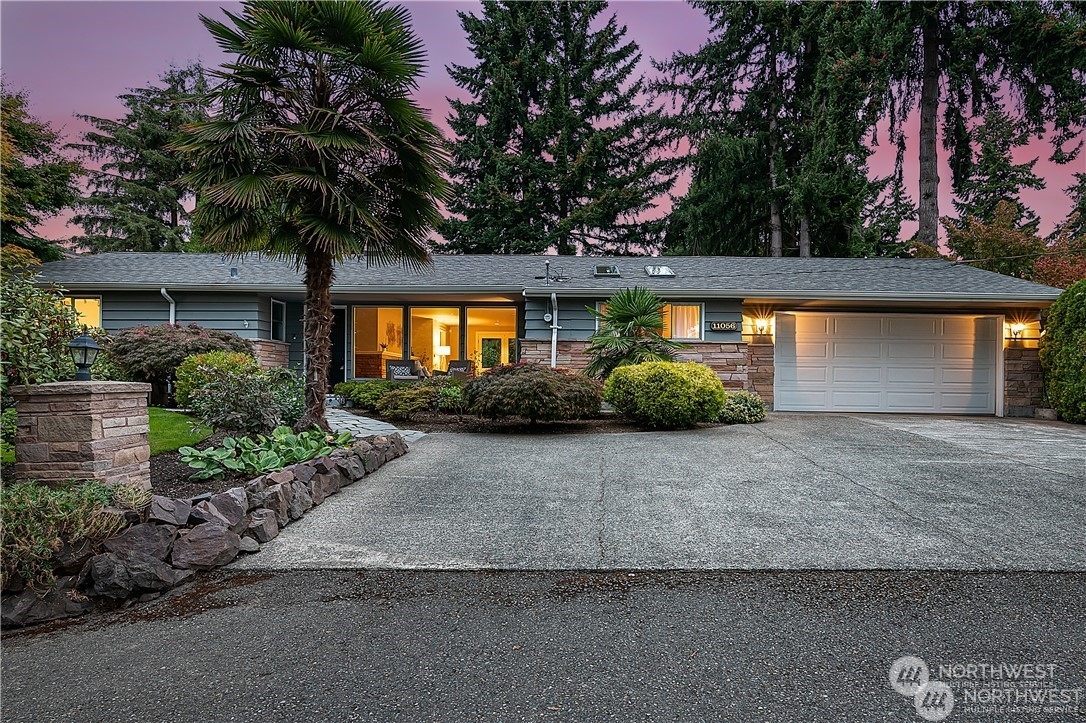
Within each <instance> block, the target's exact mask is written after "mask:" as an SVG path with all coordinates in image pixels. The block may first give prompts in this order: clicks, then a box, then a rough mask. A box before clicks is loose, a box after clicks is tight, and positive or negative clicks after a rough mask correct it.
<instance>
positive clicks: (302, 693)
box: [2, 571, 1086, 723]
mask: <svg viewBox="0 0 1086 723" xmlns="http://www.w3.org/2000/svg"><path fill="white" fill-rule="evenodd" d="M1084 589H1086V576H1084V575H1082V574H1051V573H1048V574H1034V573H1020V574H990V573H973V574H963V573H946V572H928V573H915V572H914V573H908V572H904V573H887V572H874V573H872V572H851V573H833V572H762V573H753V572H732V573H658V574H646V573H633V574H631V573H625V572H611V573H572V572H570V573H562V572H536V573H531V572H419V571H388V572H347V571H325V572H280V573H275V574H259V575H258V574H252V573H244V572H239V571H232V572H220V573H217V574H213V575H211V576H209V577H206V578H204V579H203V580H202V581H201V582H200V583H199V584H197V585H196V586H190V587H187V588H183V589H181V590H178V591H175V593H174V594H173V595H172V596H171V597H170V598H168V599H164V600H160V601H156V602H153V603H150V604H146V605H143V606H140V607H138V608H136V609H133V610H129V611H124V612H118V613H112V614H107V615H100V616H94V617H92V618H90V619H87V620H85V621H83V622H78V623H75V624H72V625H70V626H68V627H64V628H61V629H54V630H53V631H52V632H41V631H39V632H36V633H33V632H32V633H22V634H16V635H14V636H11V635H8V636H5V638H4V640H3V661H2V665H3V670H2V672H3V697H2V706H3V710H2V714H3V719H4V720H5V721H11V723H16V722H21V721H27V722H34V723H41V722H44V721H49V722H56V723H61V722H65V721H72V722H75V723H94V722H97V721H101V722H103V723H106V722H108V723H114V722H117V723H120V722H124V721H139V722H140V723H149V722H155V721H163V722H165V721H171V722H180V723H185V722H189V721H192V722H193V723H195V722H200V723H212V722H217V721H261V722H262V723H264V722H266V723H274V722H277V721H284V722H287V721H290V722H295V721H381V722H390V723H391V722H395V721H412V722H413V721H787V722H789V723H792V722H795V721H864V722H871V721H895V722H905V721H921V722H922V721H923V720H924V719H922V718H921V717H919V716H918V715H917V713H916V712H915V710H914V708H913V701H912V699H911V698H909V697H906V696H904V695H902V694H899V693H898V692H896V691H894V690H893V689H892V688H891V687H890V684H889V670H890V667H891V665H892V664H893V661H895V660H896V659H898V658H899V657H901V656H903V655H915V656H919V657H921V658H923V659H924V660H925V661H926V662H927V664H928V666H929V668H930V670H931V671H932V673H931V674H932V677H938V675H937V673H936V671H937V670H938V667H939V666H940V665H954V664H961V665H963V666H964V665H966V664H974V665H979V664H995V665H998V664H1000V663H1006V664H1008V665H1018V666H1021V665H1023V664H1026V663H1032V664H1035V665H1038V666H1049V665H1051V666H1055V667H1054V668H1045V670H1049V671H1051V674H1050V675H1049V677H1048V680H1049V681H1050V682H1051V683H1053V684H1054V686H1056V689H1057V690H1074V689H1078V691H1079V693H1080V694H1081V692H1082V689H1083V688H1084V687H1086V626H1083V621H1084V620H1086V596H1084V595H1083V590H1084ZM963 669H964V668H963ZM1019 670H1021V668H1019ZM1035 670H1036V669H1035ZM1014 685H1015V686H1018V687H1016V688H1014V689H1015V690H1018V689H1021V690H1026V689H1027V687H1028V685H1027V684H1026V683H1023V682H1022V681H1018V682H1016V683H1015V684H1014ZM1002 686H1004V684H1003V683H999V684H996V683H993V682H992V681H990V680H989V681H987V682H985V681H981V684H980V685H978V686H976V687H973V688H970V689H969V690H973V691H980V690H985V691H989V692H990V691H991V690H1002V689H1006V688H1004V687H1002ZM952 690H953V691H954V692H955V694H956V700H955V703H954V709H953V711H952V713H951V716H950V717H949V718H948V719H947V720H950V721H997V720H998V721H1008V720H1014V721H1076V720H1083V719H1086V703H1083V702H1082V701H1079V702H1078V703H1077V704H1065V705H1064V706H1062V711H1061V712H1058V713H1044V712H1043V711H1041V710H1040V708H1038V710H1037V711H1034V710H1033V709H1032V708H1020V709H1018V710H1017V711H1015V712H1012V713H1003V714H995V713H977V712H971V711H970V709H969V707H968V705H967V704H966V702H965V695H966V691H967V688H966V687H965V686H964V685H961V684H960V681H955V682H954V686H953V687H952ZM982 695H983V694H982ZM972 706H973V707H974V708H975V707H976V706H977V703H976V702H974V703H973V704H972ZM1075 708H1080V709H1082V710H1080V711H1079V712H1075Z"/></svg>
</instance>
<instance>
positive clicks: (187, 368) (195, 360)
mask: <svg viewBox="0 0 1086 723" xmlns="http://www.w3.org/2000/svg"><path fill="white" fill-rule="evenodd" d="M218 370H222V371H225V372H228V373H233V374H257V373H259V372H260V362H258V361H257V360H256V357H255V356H253V355H252V354H244V353H242V352H237V351H209V352H206V353H204V354H193V355H192V356H189V357H185V360H184V361H183V362H181V364H180V365H178V367H177V385H176V386H175V387H174V398H175V399H177V403H178V404H179V405H180V406H182V407H187V406H188V405H189V394H191V393H192V390H193V389H197V388H198V387H202V386H203V385H204V384H205V383H207V382H208V381H209V380H210V379H211V376H212V374H213V373H214V372H217V371H218Z"/></svg>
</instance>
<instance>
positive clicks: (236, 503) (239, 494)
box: [209, 487, 249, 532]
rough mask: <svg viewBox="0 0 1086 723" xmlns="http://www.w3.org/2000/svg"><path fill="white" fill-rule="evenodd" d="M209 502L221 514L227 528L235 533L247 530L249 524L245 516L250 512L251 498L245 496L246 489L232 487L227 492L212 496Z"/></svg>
mask: <svg viewBox="0 0 1086 723" xmlns="http://www.w3.org/2000/svg"><path fill="white" fill-rule="evenodd" d="M209 502H210V503H211V504H212V505H214V506H215V509H216V510H218V511H219V514H220V515H221V516H222V518H223V519H225V520H226V526H227V527H229V528H230V529H231V530H233V531H234V532H240V531H241V530H244V529H245V526H246V525H247V524H248V522H247V521H246V519H245V514H246V513H247V512H248V511H249V498H248V496H247V495H246V494H245V488H244V487H232V488H231V489H228V490H227V491H226V492H220V493H219V494H217V495H212V496H211V499H210V500H209Z"/></svg>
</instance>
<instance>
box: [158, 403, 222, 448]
mask: <svg viewBox="0 0 1086 723" xmlns="http://www.w3.org/2000/svg"><path fill="white" fill-rule="evenodd" d="M147 413H148V415H150V417H151V433H150V434H148V435H147V436H148V438H149V439H150V441H151V454H152V455H155V454H159V453H160V452H172V451H174V450H175V449H177V448H178V447H184V446H186V445H193V444H196V443H197V442H199V441H200V440H202V439H205V438H206V437H208V436H210V435H211V428H210V427H200V428H199V429H198V430H197V431H195V432H194V431H193V430H192V425H193V423H194V422H195V420H194V419H193V418H192V417H190V416H188V415H187V414H181V413H180V412H171V411H168V410H166V409H160V408H158V407H151V408H149V409H148V410H147Z"/></svg>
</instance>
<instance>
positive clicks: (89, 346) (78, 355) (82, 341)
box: [68, 329, 102, 382]
mask: <svg viewBox="0 0 1086 723" xmlns="http://www.w3.org/2000/svg"><path fill="white" fill-rule="evenodd" d="M100 351H102V347H100V346H98V342H96V341H95V340H94V339H92V338H91V337H89V336H88V335H87V330H86V329H83V333H82V334H80V335H79V336H77V337H76V338H74V339H72V341H71V342H70V343H69V344H68V353H69V354H71V355H72V361H73V362H75V380H76V381H77V382H89V381H90V380H91V373H90V368H91V366H92V365H93V364H94V362H96V361H97V360H98V352H100Z"/></svg>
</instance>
